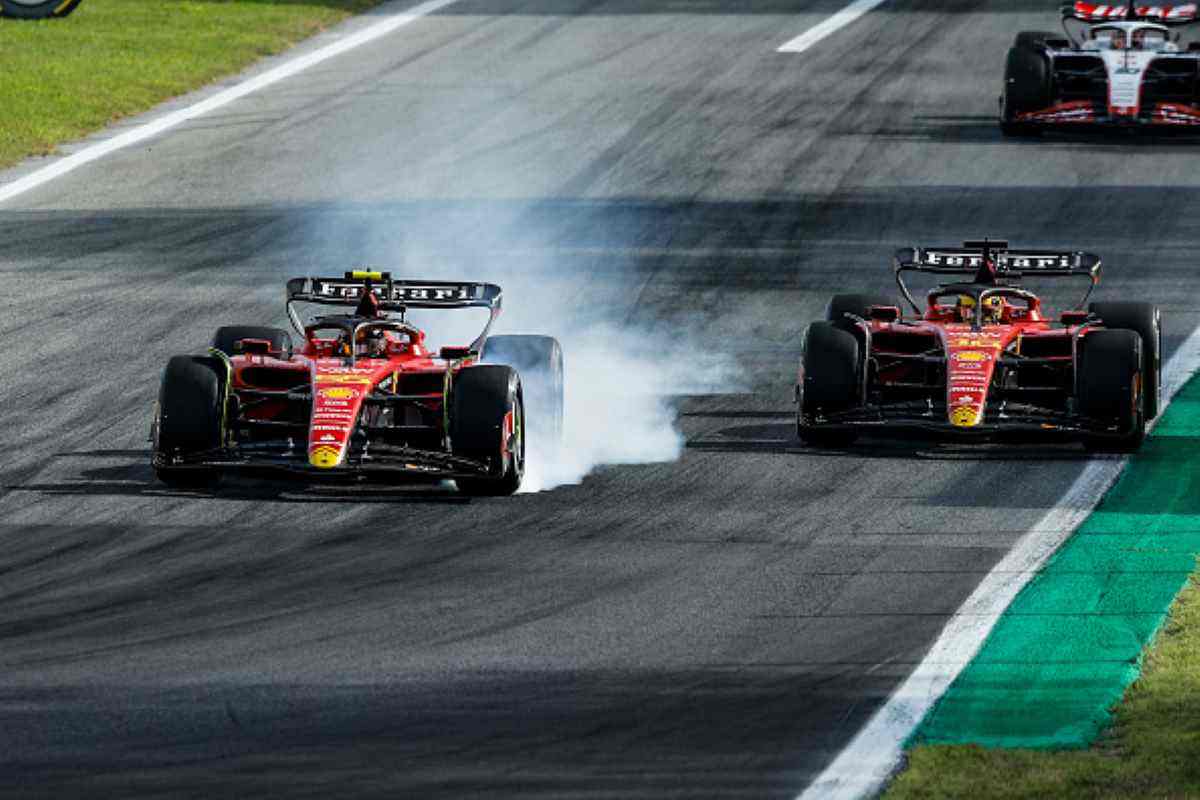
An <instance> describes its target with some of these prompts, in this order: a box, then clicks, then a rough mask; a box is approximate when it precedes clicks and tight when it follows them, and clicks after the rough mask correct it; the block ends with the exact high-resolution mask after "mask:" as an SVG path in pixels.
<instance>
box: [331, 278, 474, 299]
mask: <svg viewBox="0 0 1200 800" xmlns="http://www.w3.org/2000/svg"><path fill="white" fill-rule="evenodd" d="M365 289H366V287H365V285H364V284H362V283H349V282H346V281H323V280H317V281H314V283H313V292H314V293H315V294H317V295H319V296H321V297H338V298H341V299H343V300H358V299H359V298H361V297H362V295H363V292H364V290H365ZM371 294H373V295H375V296H376V297H378V298H379V299H380V300H389V301H392V302H404V301H405V300H412V301H414V302H427V303H461V302H466V301H468V300H473V299H474V298H475V287H474V285H471V284H462V285H457V286H392V287H391V290H390V291H389V290H388V287H387V286H372V287H371Z"/></svg>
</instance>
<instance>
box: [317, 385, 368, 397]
mask: <svg viewBox="0 0 1200 800" xmlns="http://www.w3.org/2000/svg"><path fill="white" fill-rule="evenodd" d="M360 394H362V392H361V391H360V390H359V389H351V388H350V387H349V386H330V387H328V388H325V389H322V390H321V391H320V395H321V397H324V398H326V399H328V400H353V399H354V398H356V397H358V396H359V395H360Z"/></svg>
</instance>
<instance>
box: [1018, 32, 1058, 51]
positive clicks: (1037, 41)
mask: <svg viewBox="0 0 1200 800" xmlns="http://www.w3.org/2000/svg"><path fill="white" fill-rule="evenodd" d="M1062 38H1063V35H1062V34H1061V33H1055V32H1054V31H1021V32H1020V33H1018V34H1017V38H1016V39H1014V40H1013V47H1021V46H1022V45H1024V46H1026V47H1040V46H1042V45H1045V44H1046V42H1047V41H1048V40H1057V39H1062Z"/></svg>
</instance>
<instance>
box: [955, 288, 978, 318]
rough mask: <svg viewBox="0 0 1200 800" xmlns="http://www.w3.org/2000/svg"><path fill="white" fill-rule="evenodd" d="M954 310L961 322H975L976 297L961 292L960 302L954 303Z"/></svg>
mask: <svg viewBox="0 0 1200 800" xmlns="http://www.w3.org/2000/svg"><path fill="white" fill-rule="evenodd" d="M954 312H955V315H956V316H957V317H958V321H959V322H973V321H974V320H975V298H974V297H971V295H969V294H960V295H959V296H958V302H957V303H956V304H955V305H954Z"/></svg>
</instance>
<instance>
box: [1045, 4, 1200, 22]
mask: <svg viewBox="0 0 1200 800" xmlns="http://www.w3.org/2000/svg"><path fill="white" fill-rule="evenodd" d="M1197 15H1200V6H1197V4H1196V3H1181V4H1178V5H1137V4H1136V3H1135V2H1132V3H1085V2H1082V0H1077V2H1067V3H1063V5H1062V18H1063V19H1064V20H1069V19H1070V20H1079V21H1080V22H1134V21H1145V22H1157V23H1159V24H1160V25H1186V24H1188V23H1192V22H1195V21H1196V18H1197Z"/></svg>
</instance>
